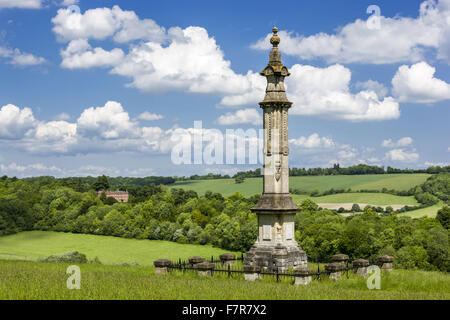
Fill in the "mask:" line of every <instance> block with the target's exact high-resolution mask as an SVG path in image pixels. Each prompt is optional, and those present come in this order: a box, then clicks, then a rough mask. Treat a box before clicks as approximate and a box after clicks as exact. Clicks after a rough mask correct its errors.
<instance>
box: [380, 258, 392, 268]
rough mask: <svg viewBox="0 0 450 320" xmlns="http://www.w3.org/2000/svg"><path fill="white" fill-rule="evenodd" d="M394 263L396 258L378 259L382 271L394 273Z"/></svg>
mask: <svg viewBox="0 0 450 320" xmlns="http://www.w3.org/2000/svg"><path fill="white" fill-rule="evenodd" d="M392 262H394V257H392V256H381V257H378V265H379V266H380V267H381V270H384V271H392Z"/></svg>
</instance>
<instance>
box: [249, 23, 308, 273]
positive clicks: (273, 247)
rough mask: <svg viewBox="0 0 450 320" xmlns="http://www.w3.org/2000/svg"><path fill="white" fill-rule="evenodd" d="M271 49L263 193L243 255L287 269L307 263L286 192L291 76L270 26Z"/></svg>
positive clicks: (271, 267)
mask: <svg viewBox="0 0 450 320" xmlns="http://www.w3.org/2000/svg"><path fill="white" fill-rule="evenodd" d="M271 43H272V45H273V48H272V50H271V52H270V56H269V63H268V65H267V66H266V67H265V68H264V70H263V71H262V72H261V75H262V76H264V77H266V80H267V87H266V95H265V97H264V100H263V101H262V102H260V103H259V105H260V107H261V108H262V109H263V114H264V115H263V121H264V166H263V174H264V180H263V181H264V182H263V195H262V196H261V198H260V200H259V202H258V204H257V205H256V206H255V207H253V208H252V209H251V210H252V212H255V213H256V214H257V216H258V239H257V241H256V243H255V244H254V245H253V246H252V247H251V249H250V251H249V252H248V253H247V254H246V256H245V261H244V263H245V264H248V265H256V266H259V267H261V268H263V270H267V271H279V272H284V271H286V270H287V269H288V268H292V267H297V266H306V265H307V257H306V253H305V252H304V251H303V250H301V248H300V247H299V246H298V243H297V242H296V241H295V220H294V218H295V214H296V213H297V212H298V211H299V208H298V207H297V206H296V205H295V204H294V202H293V200H292V197H291V196H290V194H289V138H288V110H289V108H291V106H292V102H290V101H289V100H288V99H287V96H286V88H285V85H284V79H285V77H288V76H289V75H290V73H289V71H288V69H287V68H286V67H285V66H284V65H283V63H282V62H281V53H280V51H279V50H278V44H279V43H280V37H279V36H278V29H277V28H274V29H273V37H272V39H271Z"/></svg>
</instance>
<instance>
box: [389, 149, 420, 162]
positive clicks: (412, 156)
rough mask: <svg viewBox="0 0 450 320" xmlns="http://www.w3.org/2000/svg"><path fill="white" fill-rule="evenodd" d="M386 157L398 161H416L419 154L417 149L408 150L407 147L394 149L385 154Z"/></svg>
mask: <svg viewBox="0 0 450 320" xmlns="http://www.w3.org/2000/svg"><path fill="white" fill-rule="evenodd" d="M385 158H386V159H387V160H391V161H398V162H416V161H417V160H418V159H419V154H418V153H417V152H415V151H407V150H405V149H392V150H390V151H388V152H386V154H385Z"/></svg>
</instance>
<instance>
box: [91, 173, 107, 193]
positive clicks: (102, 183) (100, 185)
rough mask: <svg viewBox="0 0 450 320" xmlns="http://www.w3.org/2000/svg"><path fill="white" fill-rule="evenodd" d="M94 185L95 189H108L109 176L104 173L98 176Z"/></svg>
mask: <svg viewBox="0 0 450 320" xmlns="http://www.w3.org/2000/svg"><path fill="white" fill-rule="evenodd" d="M93 187H94V189H95V190H96V191H100V190H108V189H109V187H110V184H109V179H108V177H107V176H105V175H102V176H100V177H98V178H97V179H96V180H95V182H94V184H93Z"/></svg>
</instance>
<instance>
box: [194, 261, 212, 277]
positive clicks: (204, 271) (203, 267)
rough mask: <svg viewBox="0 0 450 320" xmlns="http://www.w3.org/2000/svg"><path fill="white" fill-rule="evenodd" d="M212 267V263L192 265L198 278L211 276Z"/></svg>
mask: <svg viewBox="0 0 450 320" xmlns="http://www.w3.org/2000/svg"><path fill="white" fill-rule="evenodd" d="M214 267H215V266H214V263H211V262H201V263H197V264H195V265H194V268H195V269H196V270H197V272H198V274H199V275H200V276H212V275H213V271H214Z"/></svg>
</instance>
